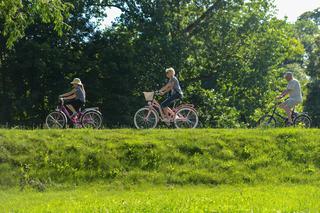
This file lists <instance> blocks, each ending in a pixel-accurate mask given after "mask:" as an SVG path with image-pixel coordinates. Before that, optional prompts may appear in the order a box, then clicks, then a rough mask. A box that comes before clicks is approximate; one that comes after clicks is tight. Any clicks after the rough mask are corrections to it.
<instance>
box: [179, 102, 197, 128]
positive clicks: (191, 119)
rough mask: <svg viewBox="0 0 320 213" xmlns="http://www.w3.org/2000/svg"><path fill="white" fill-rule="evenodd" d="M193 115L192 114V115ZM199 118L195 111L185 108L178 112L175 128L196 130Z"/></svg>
mask: <svg viewBox="0 0 320 213" xmlns="http://www.w3.org/2000/svg"><path fill="white" fill-rule="evenodd" d="M190 113H191V114H190ZM198 123H199V117H198V113H197V112H196V110H195V109H193V108H189V107H183V108H181V109H179V110H178V111H177V112H176V117H175V119H174V126H175V127H176V128H177V129H184V128H188V129H194V128H196V127H197V126H198Z"/></svg>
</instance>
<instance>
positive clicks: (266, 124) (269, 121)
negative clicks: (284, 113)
mask: <svg viewBox="0 0 320 213" xmlns="http://www.w3.org/2000/svg"><path fill="white" fill-rule="evenodd" d="M258 125H259V127H262V128H275V127H276V126H277V121H276V119H275V118H274V117H273V116H271V115H264V116H262V117H261V118H260V119H259V121H258Z"/></svg>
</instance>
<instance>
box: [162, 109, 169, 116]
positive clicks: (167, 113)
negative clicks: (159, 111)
mask: <svg viewBox="0 0 320 213" xmlns="http://www.w3.org/2000/svg"><path fill="white" fill-rule="evenodd" d="M163 113H164V115H165V117H166V118H169V107H165V108H163Z"/></svg>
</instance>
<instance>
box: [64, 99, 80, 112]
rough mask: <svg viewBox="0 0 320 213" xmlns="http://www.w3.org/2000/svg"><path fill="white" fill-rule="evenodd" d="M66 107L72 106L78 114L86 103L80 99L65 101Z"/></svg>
mask: <svg viewBox="0 0 320 213" xmlns="http://www.w3.org/2000/svg"><path fill="white" fill-rule="evenodd" d="M64 105H72V106H73V108H74V109H75V110H76V111H77V112H78V111H79V109H80V108H81V107H83V105H84V103H83V102H82V101H80V100H78V99H70V100H64Z"/></svg>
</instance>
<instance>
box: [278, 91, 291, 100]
mask: <svg viewBox="0 0 320 213" xmlns="http://www.w3.org/2000/svg"><path fill="white" fill-rule="evenodd" d="M288 94H289V90H288V89H286V90H285V91H283V92H282V93H281V95H279V96H278V97H277V98H278V99H281V98H283V97H284V96H286V95H288Z"/></svg>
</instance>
